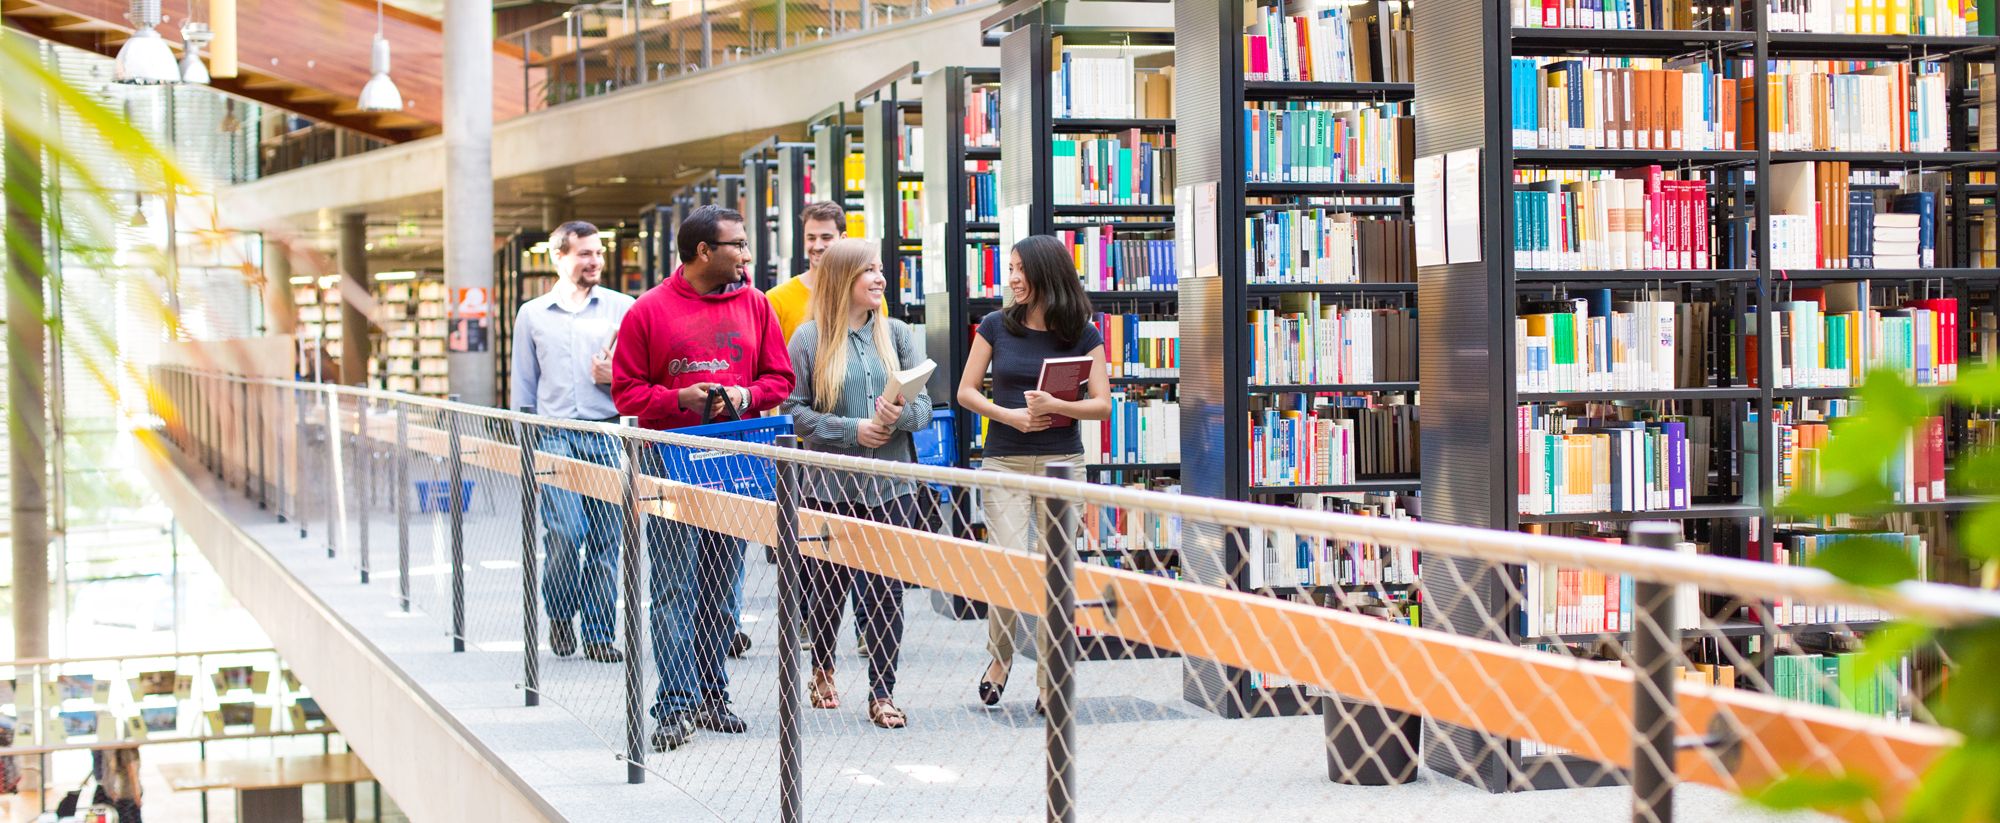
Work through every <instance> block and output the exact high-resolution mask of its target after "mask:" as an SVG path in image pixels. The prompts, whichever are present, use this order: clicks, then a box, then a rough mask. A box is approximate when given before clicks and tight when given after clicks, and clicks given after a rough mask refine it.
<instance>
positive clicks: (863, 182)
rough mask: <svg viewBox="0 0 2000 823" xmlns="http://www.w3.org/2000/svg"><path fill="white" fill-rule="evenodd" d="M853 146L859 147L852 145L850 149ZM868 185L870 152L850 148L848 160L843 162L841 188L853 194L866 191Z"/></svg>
mask: <svg viewBox="0 0 2000 823" xmlns="http://www.w3.org/2000/svg"><path fill="white" fill-rule="evenodd" d="M853 148H858V146H850V149H853ZM867 187H868V153H867V152H864V151H852V150H850V151H849V152H848V153H847V160H846V162H845V163H843V164H841V188H842V190H843V191H846V192H848V193H850V194H851V193H854V192H859V191H864V190H866V189H867Z"/></svg>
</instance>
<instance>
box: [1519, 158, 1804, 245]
mask: <svg viewBox="0 0 2000 823" xmlns="http://www.w3.org/2000/svg"><path fill="white" fill-rule="evenodd" d="M1774 168H1775V167H1774ZM1513 194H1514V214H1515V216H1516V219H1515V220H1514V266H1515V268H1517V269H1534V270H1558V271H1589V270H1598V269H1659V270H1690V269H1708V268H1714V267H1715V261H1714V259H1713V255H1712V254H1711V251H1710V250H1711V248H1713V247H1717V246H1721V245H1723V244H1720V243H1715V242H1713V237H1712V227H1711V225H1710V219H1709V198H1708V183H1707V182H1706V181H1703V180H1677V179H1673V178H1671V177H1668V176H1667V175H1666V174H1665V173H1663V171H1662V170H1661V168H1660V167H1659V166H1639V167H1635V168H1629V169H1619V170H1617V171H1615V172H1610V173H1600V176H1598V177H1596V178H1594V179H1588V180H1580V181H1573V182H1568V183H1563V182H1559V181H1556V180H1543V181H1539V182H1534V183H1529V184H1527V185H1526V186H1524V187H1521V188H1518V189H1516V190H1515V191H1514V193H1513Z"/></svg>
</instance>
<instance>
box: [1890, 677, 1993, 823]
mask: <svg viewBox="0 0 2000 823" xmlns="http://www.w3.org/2000/svg"><path fill="white" fill-rule="evenodd" d="M1988 694H1989V695H1990V694H1991V692H1988ZM1988 700H1989V701H1990V700H1991V698H1990V697H1989V698H1988ZM1995 775H2000V746H1996V745H1995V744H1993V743H1989V742H1982V741H1967V742H1966V743H1965V745H1962V746H1960V747H1958V748H1956V749H1952V750H1950V751H1947V752H1945V753H1944V755H1943V756H1942V757H1939V758H1938V759H1937V762H1935V763H1932V764H1931V768H1930V770H1929V771H1926V772H1924V776H1923V778H1922V779H1921V780H1918V781H1917V784H1916V789H1915V790H1914V791H1912V792H1911V793H1910V796H1909V799H1908V800H1907V801H1906V802H1905V803H1904V804H1903V820H1905V821H1909V823H1992V821H1994V820H2000V779H1996V778H1995Z"/></svg>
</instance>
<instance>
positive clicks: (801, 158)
mask: <svg viewBox="0 0 2000 823" xmlns="http://www.w3.org/2000/svg"><path fill="white" fill-rule="evenodd" d="M812 151H813V147H812V144H811V143H796V142H784V141H781V140H779V139H778V138H777V137H776V136H772V137H770V138H767V139H765V140H764V141H763V142H761V143H758V144H757V145H755V146H752V147H750V148H749V149H748V150H746V151H744V152H743V157H742V160H743V181H744V182H743V192H744V196H743V198H742V202H743V204H744V206H745V209H739V211H742V212H743V217H744V219H745V220H747V221H750V227H749V228H748V229H746V230H747V232H748V234H749V240H750V248H749V252H750V260H751V266H752V268H751V273H752V278H753V280H754V281H755V282H756V284H757V288H758V289H760V290H764V291H769V290H770V289H772V288H775V287H776V286H777V285H778V284H779V283H782V282H784V281H786V280H787V279H790V278H791V276H792V275H793V273H795V272H802V271H805V269H806V246H805V238H804V237H803V236H802V235H800V234H799V225H798V221H797V219H796V218H795V217H794V215H797V214H798V213H799V209H801V208H803V207H804V206H805V203H806V194H807V192H808V191H810V190H811V182H810V172H811V167H812Z"/></svg>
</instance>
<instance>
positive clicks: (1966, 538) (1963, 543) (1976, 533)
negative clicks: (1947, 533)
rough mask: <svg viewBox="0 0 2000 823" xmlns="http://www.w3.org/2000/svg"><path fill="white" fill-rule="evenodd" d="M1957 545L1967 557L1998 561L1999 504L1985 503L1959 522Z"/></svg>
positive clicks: (1999, 546)
mask: <svg viewBox="0 0 2000 823" xmlns="http://www.w3.org/2000/svg"><path fill="white" fill-rule="evenodd" d="M1958 534H1959V545H1960V547H1961V548H1962V549H1964V550H1965V554H1966V556H1967V557H1973V558H1977V559H1980V560H1989V561H2000V503H1986V504H1983V505H1981V506H1980V507H1979V508H1976V509H1973V510H1972V511H1970V512H1967V513H1966V514H1965V517H1963V518H1961V519H1960V520H1959V526H1958Z"/></svg>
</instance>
